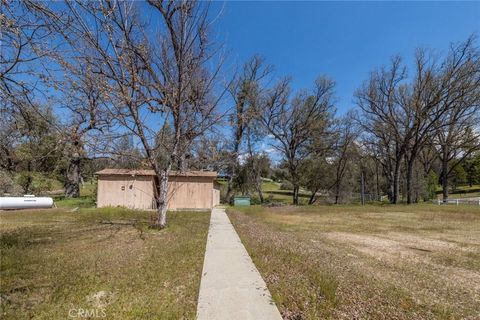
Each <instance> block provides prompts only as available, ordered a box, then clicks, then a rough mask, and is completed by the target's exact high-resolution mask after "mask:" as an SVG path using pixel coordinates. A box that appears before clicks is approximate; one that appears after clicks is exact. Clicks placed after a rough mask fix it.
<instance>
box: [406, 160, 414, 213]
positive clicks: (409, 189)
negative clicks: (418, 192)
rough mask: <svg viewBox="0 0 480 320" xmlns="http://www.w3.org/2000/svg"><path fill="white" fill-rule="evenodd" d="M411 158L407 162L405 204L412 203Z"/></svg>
mask: <svg viewBox="0 0 480 320" xmlns="http://www.w3.org/2000/svg"><path fill="white" fill-rule="evenodd" d="M412 184H413V159H412V160H410V161H408V162H407V204H412V203H413V190H412V189H413V185H412Z"/></svg>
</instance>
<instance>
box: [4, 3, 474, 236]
mask: <svg viewBox="0 0 480 320" xmlns="http://www.w3.org/2000/svg"><path fill="white" fill-rule="evenodd" d="M146 4H147V6H146V7H142V6H139V5H138V4H137V3H135V2H120V1H98V2H83V1H66V2H64V3H61V4H59V5H56V6H52V5H50V4H49V3H40V2H34V1H23V2H7V3H5V5H3V6H2V14H1V19H2V21H1V25H2V31H3V34H4V40H3V46H2V51H1V59H0V63H1V67H0V92H1V97H0V98H1V100H2V102H1V106H0V112H1V119H0V159H1V165H0V169H1V174H0V177H1V179H2V183H1V184H2V185H3V186H2V188H3V190H0V192H6V191H9V190H10V191H12V190H13V191H14V192H20V191H23V192H30V191H32V190H35V189H37V190H41V189H42V188H51V187H52V186H49V184H50V185H51V184H54V182H52V181H54V180H55V179H56V180H61V181H63V187H64V192H65V196H66V197H78V196H79V195H80V184H81V181H82V179H88V178H91V176H92V172H94V170H95V168H99V167H102V166H105V165H112V164H113V165H122V166H125V167H131V168H149V169H152V170H153V171H154V172H155V175H156V180H157V183H156V186H157V188H156V192H155V201H156V205H157V210H158V215H157V219H156V221H155V225H156V227H158V228H163V227H165V225H166V223H167V220H166V218H167V212H166V209H167V201H168V199H167V193H166V192H167V188H166V186H167V184H168V176H169V172H170V171H172V170H179V171H185V170H193V169H198V170H217V171H219V172H222V173H224V174H225V175H226V176H227V177H228V178H227V186H226V190H225V193H224V201H226V202H230V201H231V199H232V197H233V196H234V195H235V194H236V193H238V192H241V193H245V194H257V195H258V199H259V201H260V202H264V201H267V200H268V199H267V198H266V197H265V195H264V193H263V191H262V183H263V182H264V178H267V177H273V178H275V179H277V180H278V181H279V183H281V182H284V183H286V182H288V184H289V186H288V189H291V195H292V203H293V204H295V205H297V204H300V202H301V201H300V198H301V196H302V195H304V194H305V193H308V203H309V204H313V203H316V202H317V201H318V200H319V199H320V198H321V197H322V196H324V195H326V194H331V195H332V197H333V199H334V200H333V203H341V202H342V201H343V200H342V197H343V195H344V194H345V193H347V192H356V191H359V190H360V189H361V190H364V191H365V190H367V191H370V193H372V194H375V195H376V196H377V198H380V197H381V196H382V195H384V194H386V195H387V196H388V199H389V201H390V202H391V203H399V202H400V201H401V198H402V195H404V196H405V200H406V202H407V203H408V204H410V203H415V202H419V201H422V200H427V199H429V198H431V197H432V195H433V193H434V192H435V186H436V184H437V183H440V184H441V187H442V190H443V199H444V200H446V199H448V195H449V189H450V184H451V183H454V184H457V183H458V181H461V180H462V179H463V180H469V181H470V182H469V183H471V184H472V183H480V173H479V171H480V169H479V167H480V164H479V163H478V162H479V161H478V157H479V150H480V128H479V123H480V54H479V48H478V45H477V40H476V38H475V37H474V36H471V37H469V38H468V39H466V40H465V41H463V42H460V43H454V44H451V46H450V47H449V48H448V50H447V52H446V53H445V54H435V53H433V52H432V51H429V50H426V49H418V50H417V51H416V52H415V54H414V59H413V63H411V64H409V63H406V62H405V61H404V60H403V59H402V58H401V57H398V56H395V57H393V58H392V59H391V61H390V62H389V64H388V65H385V66H382V67H379V68H378V69H376V70H373V71H372V72H371V74H370V76H369V78H368V79H366V80H365V82H364V83H363V84H361V85H360V86H359V89H358V90H357V91H356V93H355V97H354V98H355V105H354V106H353V107H352V109H351V110H350V111H349V112H347V113H346V114H345V115H343V116H338V115H336V101H335V82H334V80H332V79H330V78H329V77H327V76H325V75H321V74H320V75H319V76H318V78H317V79H316V80H315V82H314V83H313V85H312V87H311V88H310V89H304V90H297V91H294V90H292V86H291V83H292V81H293V80H292V79H291V78H290V77H288V76H283V77H282V76H280V77H279V76H277V75H276V74H275V72H274V67H273V66H271V65H269V64H267V62H266V59H265V58H264V57H261V56H259V55H255V56H253V57H252V58H251V59H249V60H248V61H246V62H245V63H244V65H243V66H241V67H239V68H238V71H237V72H235V73H234V74H233V75H230V76H229V74H228V72H226V70H225V69H226V67H225V65H226V61H227V60H226V57H225V55H224V53H223V52H224V50H223V46H222V44H221V43H215V42H214V41H213V38H214V37H213V36H212V32H213V30H212V14H211V12H210V8H209V3H207V2H197V1H155V0H149V1H147V3H146ZM145 8H148V10H149V11H150V12H151V13H152V14H153V17H154V18H152V19H148V20H147V19H145V18H144V15H142V13H143V11H142V10H145ZM152 30H155V31H154V32H153V31H152ZM150 31H152V32H150ZM225 79H227V80H225ZM227 132H228V134H226V133H227ZM267 145H268V148H269V149H271V150H273V152H274V154H275V157H274V158H275V159H272V158H271V157H269V154H268V153H267V152H266V151H265V148H266V146H267ZM115 162H117V163H115ZM273 162H275V163H273ZM462 170H463V173H462ZM467 176H468V178H466V177H467ZM45 177H46V178H45ZM42 179H43V180H42ZM39 180H42V183H43V184H42V183H39V182H38V181H39ZM15 188H16V189H15ZM20 189H21V190H20ZM363 193H364V192H363Z"/></svg>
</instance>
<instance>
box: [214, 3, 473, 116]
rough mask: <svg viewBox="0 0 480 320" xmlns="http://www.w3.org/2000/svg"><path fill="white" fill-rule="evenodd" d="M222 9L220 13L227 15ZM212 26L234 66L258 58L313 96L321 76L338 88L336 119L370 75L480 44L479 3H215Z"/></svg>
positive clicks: (295, 86)
mask: <svg viewBox="0 0 480 320" xmlns="http://www.w3.org/2000/svg"><path fill="white" fill-rule="evenodd" d="M222 8H223V9H222ZM212 9H213V10H212V11H214V12H218V11H219V10H222V13H221V15H220V16H219V18H218V20H217V21H216V23H215V25H214V29H215V32H216V33H217V36H218V38H219V39H223V41H224V42H225V48H226V49H227V50H228V52H229V59H230V61H229V62H230V63H231V64H232V65H233V64H234V63H235V62H238V63H242V62H244V61H245V60H247V59H248V58H249V57H250V56H252V55H253V54H260V55H262V56H264V57H265V58H266V59H267V62H268V63H270V64H273V65H274V66H275V70H276V72H275V75H276V76H283V75H291V76H292V77H293V87H294V88H295V89H299V88H309V87H311V86H312V84H313V81H314V79H315V78H316V77H317V76H318V75H320V74H326V75H328V76H330V77H331V78H333V79H334V80H335V81H336V82H337V90H336V91H337V108H338V111H339V114H341V113H343V112H345V111H346V110H348V109H350V108H352V107H353V106H354V104H353V93H354V91H355V90H356V89H357V88H358V87H359V86H360V85H361V83H362V82H363V81H364V80H365V79H366V78H367V77H368V74H369V72H370V71H371V70H373V69H374V68H376V67H379V66H381V65H384V64H387V63H388V61H389V59H390V57H391V56H393V55H395V54H400V55H401V56H403V57H404V58H406V60H407V62H408V60H410V59H411V58H412V56H413V53H414V50H415V48H417V47H426V48H430V49H433V50H435V51H438V52H439V53H441V52H445V51H446V50H447V48H448V45H449V43H450V42H452V41H453V42H456V41H461V40H464V39H466V38H467V37H468V36H469V35H471V34H472V33H476V34H477V35H478V36H479V37H480V2H241V1H237V2H231V1H228V2H214V3H213V8H212Z"/></svg>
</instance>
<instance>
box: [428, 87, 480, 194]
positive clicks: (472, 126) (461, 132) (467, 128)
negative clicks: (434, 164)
mask: <svg viewBox="0 0 480 320" xmlns="http://www.w3.org/2000/svg"><path fill="white" fill-rule="evenodd" d="M479 93H480V91H479ZM468 98H469V99H474V100H477V101H476V102H475V101H474V100H470V101H464V102H467V103H468V104H467V105H464V104H459V105H456V106H455V107H454V108H453V109H452V110H450V111H449V112H447V114H445V116H444V117H443V118H442V120H441V121H445V122H446V123H448V125H445V126H440V128H439V129H438V130H437V131H436V135H435V138H434V145H435V147H436V150H437V155H438V158H439V160H440V162H441V173H440V179H441V182H442V193H443V200H444V201H446V200H447V199H448V179H449V176H450V174H451V173H452V172H453V171H454V170H455V169H456V168H457V166H458V165H460V164H461V163H462V162H463V160H464V159H466V158H467V157H469V156H470V155H471V154H473V153H474V152H476V151H477V150H480V132H479V131H478V130H479V129H478V124H479V123H480V116H479V115H480V99H479V98H480V97H479V96H478V94H477V95H476V96H475V95H471V96H469V97H468Z"/></svg>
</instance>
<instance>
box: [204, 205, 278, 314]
mask: <svg viewBox="0 0 480 320" xmlns="http://www.w3.org/2000/svg"><path fill="white" fill-rule="evenodd" d="M197 318H198V319H199V320H204V319H205V320H207V319H208V320H217V319H218V320H224V319H230V320H234V319H242V320H244V319H255V320H257V319H267V320H270V319H272V320H273V319H275V320H277V319H278V320H281V319H282V317H281V316H280V313H279V312H278V309H277V307H276V306H275V303H274V302H273V301H272V297H271V295H270V292H269V291H268V289H267V286H266V284H265V281H263V279H262V277H261V276H260V273H259V272H258V270H257V268H256V267H255V265H254V264H253V262H252V259H250V256H249V255H248V253H247V251H246V250H245V247H244V246H243V244H242V242H241V241H240V238H239V237H238V235H237V233H236V232H235V229H234V228H233V226H232V224H231V223H230V220H229V219H228V217H227V214H226V213H225V209H221V208H215V209H213V210H212V216H211V218H210V229H209V230H208V240H207V250H206V252H205V261H204V263H203V273H202V281H201V283H200V294H199V298H198V306H197Z"/></svg>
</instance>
